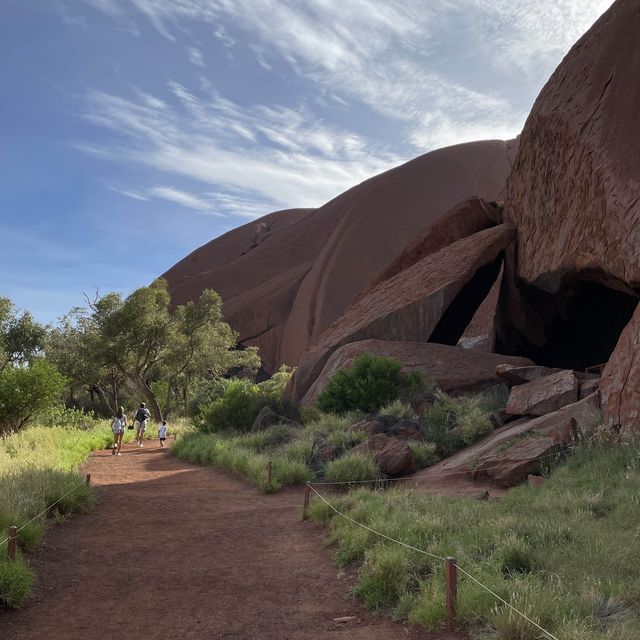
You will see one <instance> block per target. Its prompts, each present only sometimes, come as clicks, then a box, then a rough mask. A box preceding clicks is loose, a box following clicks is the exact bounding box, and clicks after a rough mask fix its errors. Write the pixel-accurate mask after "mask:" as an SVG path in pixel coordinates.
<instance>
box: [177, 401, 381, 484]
mask: <svg viewBox="0 0 640 640" xmlns="http://www.w3.org/2000/svg"><path fill="white" fill-rule="evenodd" d="M361 417H362V416H361V415H360V414H353V413H351V414H347V415H344V416H336V415H332V414H321V415H319V416H315V417H314V419H312V420H311V421H310V422H309V423H308V424H307V425H305V426H304V427H292V426H290V425H276V426H273V427H270V428H269V429H266V430H265V431H260V432H257V433H247V434H236V435H231V434H219V433H216V434H213V433H200V432H195V433H189V434H186V435H185V436H184V437H182V438H179V439H178V441H177V442H176V443H175V444H174V445H173V446H172V447H171V451H172V453H173V454H174V455H176V456H178V457H179V458H182V459H184V460H189V461H190V462H194V463H196V464H213V465H218V466H220V467H223V468H225V469H229V470H230V471H233V472H234V473H236V474H238V475H239V476H241V477H243V478H245V479H246V480H248V481H249V482H252V483H253V484H255V485H257V486H258V487H260V489H261V490H262V491H264V492H265V493H266V492H271V491H277V490H278V489H280V488H281V487H282V486H285V485H296V484H304V483H305V482H307V481H309V480H314V479H318V478H322V477H324V474H325V472H326V469H327V461H325V460H320V459H318V454H317V451H318V448H319V447H320V446H327V447H332V448H334V450H335V451H336V455H338V456H339V455H343V454H344V453H345V452H346V451H348V450H349V449H351V448H353V447H354V446H355V445H356V444H359V443H360V442H362V441H363V440H364V439H365V437H366V436H364V435H363V434H360V433H351V432H350V431H349V429H348V427H349V426H350V425H351V424H354V423H355V422H357V421H358V420H359V419H361ZM270 461H271V462H272V463H273V479H272V483H271V484H269V483H268V481H267V471H266V469H267V464H268V463H269V462H270ZM368 470H369V471H371V472H373V471H374V469H373V468H371V467H370V468H369V469H368ZM377 475H378V471H377V467H375V474H374V475H373V476H371V477H373V478H375V477H377ZM367 479H368V478H367Z"/></svg>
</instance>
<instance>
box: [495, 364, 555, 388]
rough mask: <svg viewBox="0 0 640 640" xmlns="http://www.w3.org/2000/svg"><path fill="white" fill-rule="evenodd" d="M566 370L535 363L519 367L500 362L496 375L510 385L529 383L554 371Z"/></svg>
mask: <svg viewBox="0 0 640 640" xmlns="http://www.w3.org/2000/svg"><path fill="white" fill-rule="evenodd" d="M560 371H566V369H556V368H552V367H540V366H538V365H534V366H532V367H518V366H514V365H512V364H506V363H505V364H499V365H498V366H497V367H496V375H497V376H498V377H499V378H502V379H503V380H506V381H507V382H508V383H509V384H510V385H513V386H515V385H519V384H527V382H533V380H537V379H538V378H545V377H546V376H550V375H552V374H554V373H559V372H560Z"/></svg>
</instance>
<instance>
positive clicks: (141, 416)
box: [136, 402, 151, 447]
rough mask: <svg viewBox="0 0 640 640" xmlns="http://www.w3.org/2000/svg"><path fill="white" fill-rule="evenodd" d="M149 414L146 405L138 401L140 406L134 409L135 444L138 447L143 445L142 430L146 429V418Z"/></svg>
mask: <svg viewBox="0 0 640 640" xmlns="http://www.w3.org/2000/svg"><path fill="white" fill-rule="evenodd" d="M150 415H151V413H150V411H149V409H147V405H145V403H144V402H141V403H140V408H139V409H138V410H137V411H136V424H137V426H136V444H137V445H138V446H139V447H144V445H143V444H142V441H143V440H144V432H145V431H146V430H147V420H148V419H149V416H150Z"/></svg>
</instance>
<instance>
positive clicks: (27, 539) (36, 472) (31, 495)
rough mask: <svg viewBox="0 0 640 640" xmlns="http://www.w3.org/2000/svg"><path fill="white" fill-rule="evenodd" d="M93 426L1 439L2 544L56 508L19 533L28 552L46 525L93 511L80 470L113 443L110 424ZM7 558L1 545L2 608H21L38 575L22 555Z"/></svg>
mask: <svg viewBox="0 0 640 640" xmlns="http://www.w3.org/2000/svg"><path fill="white" fill-rule="evenodd" d="M95 424H96V426H93V427H91V428H89V429H77V428H62V427H40V426H33V427H29V428H26V429H24V430H23V431H21V432H19V433H17V434H13V435H10V436H7V437H5V438H2V439H0V541H2V540H4V539H5V538H6V537H7V530H8V528H9V526H11V525H16V526H18V527H22V525H24V524H26V523H28V522H29V521H30V520H31V519H32V518H34V516H36V515H38V514H39V513H41V512H42V511H44V510H45V509H47V507H48V506H49V505H52V504H53V503H56V504H55V506H54V507H53V509H51V510H49V511H47V512H46V514H45V515H44V516H43V517H40V518H37V519H36V520H34V521H33V522H30V523H29V524H28V525H27V526H26V527H24V528H22V529H21V531H19V533H18V546H19V548H20V550H21V551H26V552H28V551H30V550H32V549H33V548H34V547H35V546H36V545H37V544H38V543H39V541H40V540H41V538H42V536H43V534H44V531H45V528H46V524H47V519H51V518H55V519H57V520H61V519H63V518H64V517H65V516H66V515H67V514H69V513H71V512H74V511H81V512H82V511H86V510H88V509H90V508H91V506H92V504H93V493H92V491H91V489H90V488H89V487H87V486H86V485H85V484H84V482H83V478H82V477H81V476H80V475H79V474H78V473H77V468H78V467H79V465H81V464H82V463H83V462H84V461H85V460H86V458H87V456H88V455H89V453H90V452H91V451H94V450H95V449H101V448H104V447H106V446H108V445H109V443H110V442H112V435H111V430H110V428H109V424H108V422H106V421H104V422H102V423H95ZM76 485H79V486H77V487H76ZM65 494H68V495H65ZM6 554H7V545H6V543H5V544H0V603H4V604H5V605H8V606H18V605H19V604H20V603H21V602H23V601H24V599H25V598H26V597H27V596H28V595H29V593H30V591H31V586H32V583H33V580H34V574H33V572H32V570H31V569H30V567H29V566H28V563H27V561H26V560H25V558H24V557H23V556H22V555H20V557H19V559H18V561H16V562H15V563H9V562H8V561H7V560H6Z"/></svg>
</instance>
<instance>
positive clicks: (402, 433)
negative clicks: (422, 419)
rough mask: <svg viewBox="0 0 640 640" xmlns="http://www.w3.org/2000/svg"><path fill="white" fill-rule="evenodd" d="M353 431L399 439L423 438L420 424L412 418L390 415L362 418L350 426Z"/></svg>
mask: <svg viewBox="0 0 640 640" xmlns="http://www.w3.org/2000/svg"><path fill="white" fill-rule="evenodd" d="M350 431H352V432H353V433H360V434H366V435H367V436H372V435H374V434H376V433H384V434H385V435H387V436H391V437H394V438H398V439H399V440H423V439H424V434H423V433H422V430H421V429H420V425H419V424H418V423H417V422H415V421H414V420H408V419H405V418H401V419H396V418H394V417H392V416H384V415H382V416H378V417H377V418H375V419H373V420H362V421H361V422H357V423H356V424H354V425H352V426H351V427H350Z"/></svg>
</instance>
